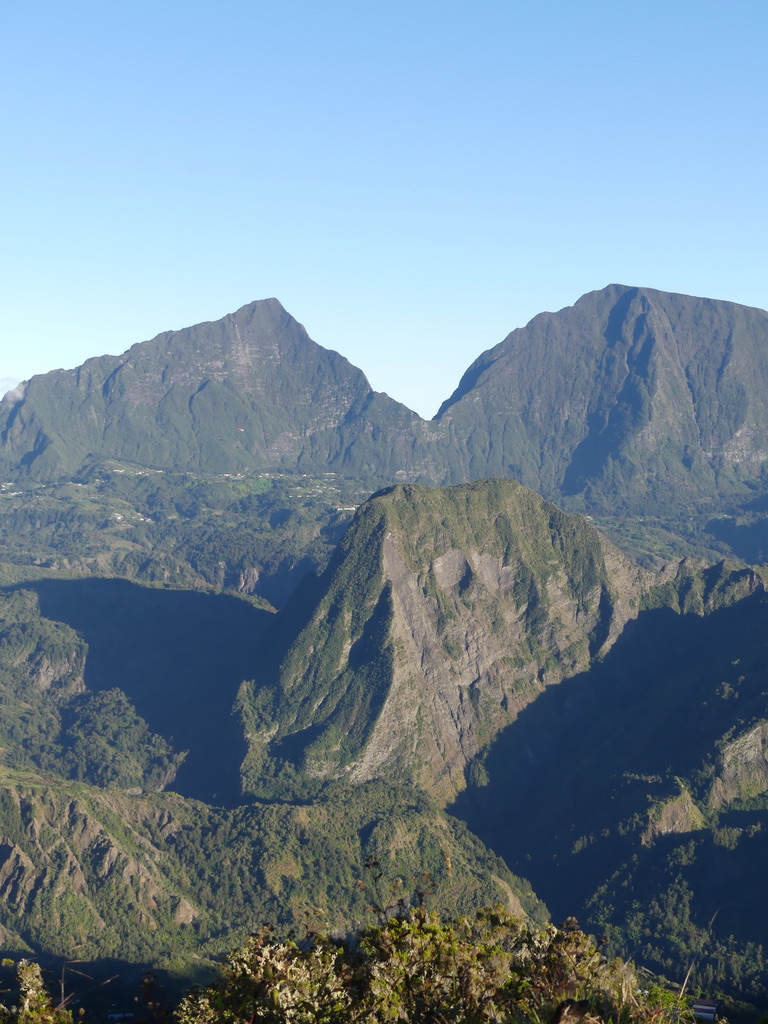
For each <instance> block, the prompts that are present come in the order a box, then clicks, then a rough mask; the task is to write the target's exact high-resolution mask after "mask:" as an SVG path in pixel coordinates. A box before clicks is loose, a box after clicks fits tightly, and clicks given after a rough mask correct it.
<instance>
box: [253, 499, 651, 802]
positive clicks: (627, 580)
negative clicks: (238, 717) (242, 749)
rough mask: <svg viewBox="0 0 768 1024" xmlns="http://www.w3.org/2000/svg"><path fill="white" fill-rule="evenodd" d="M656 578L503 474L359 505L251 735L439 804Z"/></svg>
mask: <svg viewBox="0 0 768 1024" xmlns="http://www.w3.org/2000/svg"><path fill="white" fill-rule="evenodd" d="M655 580H656V577H655V576H654V575H653V574H651V573H647V572H645V571H644V570H642V569H639V568H638V567H637V566H635V565H633V564H632V563H631V562H629V560H628V559H626V558H625V557H624V556H623V555H621V553H620V552H619V551H618V550H617V549H615V548H614V547H613V546H612V545H611V544H610V543H609V542H608V541H606V540H605V539H604V538H603V537H602V536H601V535H600V534H599V533H598V532H597V531H596V530H595V529H594V528H593V527H591V526H590V525H589V524H588V523H587V522H586V521H585V520H583V519H581V518H580V517H575V516H569V515H566V514H565V513H563V512H561V511H560V510H559V509H558V508H556V507H555V506H554V505H551V504H549V503H548V502H545V501H543V500H542V499H541V498H539V496H538V495H536V494H534V493H533V492H532V491H529V490H528V489H526V488H524V487H521V486H520V485H518V484H515V483H513V482H508V481H499V480H492V481H484V482H482V483H478V484H473V485H466V486H462V487H455V488H448V489H446V490H438V489H434V488H426V487H417V486H412V485H407V486H398V487H395V488H393V489H391V490H390V491H388V492H385V493H382V494H381V495H379V496H376V497H374V498H373V499H372V500H371V501H370V502H369V503H368V504H367V505H366V506H364V507H363V508H362V509H361V510H360V512H359V513H358V516H357V518H356V521H355V523H354V524H353V526H352V527H351V529H350V531H349V532H348V534H347V535H346V537H345V539H344V541H343V543H342V545H341V547H340V551H339V554H338V557H337V559H336V560H335V562H334V563H333V564H332V565H331V567H330V568H329V570H328V572H327V574H326V577H325V578H324V581H323V584H322V594H321V596H320V598H319V600H318V601H317V604H316V606H315V608H314V610H313V612H312V614H311V616H310V618H309V622H308V623H307V624H306V625H305V626H304V628H303V629H302V630H301V632H300V633H299V635H298V637H297V638H296V639H295V640H294V641H293V642H292V643H291V645H290V647H289V649H288V651H287V653H286V656H285V658H284V660H283V663H282V667H281V670H280V678H279V683H278V686H277V690H276V693H275V696H274V705H273V708H274V710H273V712H272V715H273V717H272V719H271V720H270V718H269V716H268V715H267V716H266V717H265V718H264V721H263V722H262V724H261V727H260V728H258V729H254V730H252V744H253V746H254V748H257V749H261V750H262V752H263V748H264V746H265V744H266V745H267V747H268V748H269V749H270V750H271V751H272V753H273V754H275V755H276V756H278V757H281V756H285V755H287V756H288V758H289V759H290V760H292V761H294V762H296V763H301V764H302V765H303V767H304V769H305V770H306V771H307V772H309V774H310V775H311V776H315V777H317V778H337V777H347V778H349V779H350V780H352V781H355V782H360V781H363V780H366V779H370V778H374V777H378V776H384V777H387V776H393V775H394V776H399V777H404V778H407V779H409V780H410V781H413V782H416V783H418V784H419V785H420V786H422V787H424V788H425V789H426V790H427V791H428V792H430V793H432V794H433V795H434V796H436V797H437V798H438V799H441V800H445V799H449V798H450V797H451V796H452V795H454V794H455V793H456V792H457V791H458V790H460V789H461V788H463V786H464V784H465V770H466V768H467V765H468V764H469V762H470V761H471V760H472V759H473V758H474V757H475V755H476V754H477V753H478V751H479V750H480V749H481V748H482V747H483V746H485V745H486V744H487V743H488V742H489V741H490V739H491V738H492V737H493V736H494V735H495V734H496V733H497V732H498V731H499V730H500V729H502V728H503V727H504V726H505V725H507V724H509V723H510V722H511V721H512V720H513V719H514V718H515V716H516V715H517V713H518V711H519V710H520V709H521V708H522V707H524V706H525V705H526V704H528V703H529V702H530V701H531V700H533V699H534V698H535V697H536V696H537V695H538V694H539V693H540V692H541V691H542V690H543V689H544V687H546V686H547V685H549V684H551V683H556V682H558V681H559V680H561V679H562V678H563V677H564V676H566V675H572V674H574V673H576V672H579V671H581V670H583V669H585V668H587V667H588V665H589V664H590V662H591V660H592V659H593V658H595V657H598V656H600V655H601V654H603V653H604V652H605V651H607V650H608V649H609V648H610V647H611V645H612V644H613V642H614V641H615V639H616V638H617V636H618V635H619V634H620V633H621V631H622V629H623V627H624V625H625V623H626V622H627V620H628V619H630V618H633V617H634V616H636V615H637V613H638V611H639V607H640V600H641V596H642V594H643V592H644V591H645V590H647V589H648V588H649V587H650V586H651V585H652V583H653V582H655ZM287 614H288V616H290V614H291V613H290V610H289V612H288V613H287ZM254 764H255V762H254ZM253 781H254V783H255V784H256V785H258V783H257V782H256V773H255V769H254V774H253Z"/></svg>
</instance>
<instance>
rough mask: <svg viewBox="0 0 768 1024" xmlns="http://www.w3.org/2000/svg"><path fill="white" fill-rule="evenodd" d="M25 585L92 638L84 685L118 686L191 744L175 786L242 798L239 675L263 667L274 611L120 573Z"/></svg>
mask: <svg viewBox="0 0 768 1024" xmlns="http://www.w3.org/2000/svg"><path fill="white" fill-rule="evenodd" d="M29 589H35V590H36V591H37V593H38V595H39V599H40V608H41V611H42V613H43V614H44V615H45V616H47V617H48V618H51V619H58V620H60V621H62V622H66V623H67V624H68V625H69V626H71V627H72V628H73V629H76V630H77V631H78V632H79V633H80V634H81V635H82V636H83V637H84V639H85V640H86V641H87V643H88V655H87V658H86V663H85V674H84V678H85V684H86V686H87V687H88V688H89V689H90V690H94V691H100V690H107V689H110V688H112V687H119V688H120V689H121V690H123V691H124V692H125V694H126V695H127V696H128V698H129V699H130V700H131V701H132V702H133V704H134V705H135V707H136V710H137V711H138V713H139V714H140V715H141V716H142V718H144V719H145V720H146V722H147V723H148V725H149V726H150V728H151V729H152V730H153V731H155V732H157V733H159V734H160V735H161V736H164V737H165V738H167V739H171V740H172V741H173V743H174V746H175V747H176V749H178V750H188V751H189V753H188V755H187V757H186V759H185V760H184V762H183V764H182V766H181V768H180V769H179V772H178V775H177V777H176V781H175V782H174V784H173V787H172V788H173V789H175V790H176V791H177V792H179V793H182V794H183V795H185V796H191V797H195V798H196V799H199V800H205V801H208V802H211V803H218V804H223V805H232V804H235V803H237V802H238V800H239V797H240V775H239V769H240V763H241V761H242V759H243V757H244V755H245V740H244V738H243V734H242V729H241V728H240V725H239V723H238V721H237V719H236V718H235V717H234V716H233V714H232V709H233V704H234V702H235V699H236V696H237V691H238V687H239V685H240V683H241V682H242V680H243V679H250V678H253V676H254V674H255V672H256V671H257V670H258V665H259V660H260V650H261V645H262V641H261V639H260V638H261V636H262V635H263V634H262V628H263V626H264V624H265V621H266V620H271V619H272V616H271V614H270V613H268V612H264V611H261V610H260V609H257V608H254V607H253V606H252V605H250V604H248V603H247V602H245V601H242V600H238V599H237V598H233V597H229V596H226V595H222V594H199V593H192V592H189V591H176V590H159V589H153V588H147V587H139V586H135V585H134V584H132V583H127V582H125V581H123V580H103V579H93V580H41V581H40V582H38V583H36V584H34V585H29Z"/></svg>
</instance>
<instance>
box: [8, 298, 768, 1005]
mask: <svg viewBox="0 0 768 1024" xmlns="http://www.w3.org/2000/svg"><path fill="white" fill-rule="evenodd" d="M767 361H768V314H766V313H765V312H763V311H760V310H755V309H748V308H746V307H741V306H737V305H734V304H731V303H725V302H716V301H713V300H708V299H698V298H692V297H688V296H680V295H671V294H667V293H663V292H658V291H653V290H650V289H640V288H627V287H623V286H610V287H609V288H606V289H604V290H602V291H599V292H592V293H590V294H589V295H586V296H584V297H583V298H582V299H580V300H579V301H578V302H577V303H576V304H575V305H574V306H572V307H569V308H567V309H565V310H562V311H560V312H559V313H543V314H541V315H540V316H538V317H536V318H534V320H532V321H531V323H530V324H529V325H528V326H527V327H525V328H523V329H520V330H517V331H514V332H512V334H510V335H509V336H508V338H507V339H505V340H504V341H503V342H501V344H499V345H497V346H496V347H495V348H492V349H490V350H489V351H487V352H485V353H484V354H483V355H481V356H480V357H479V358H478V359H477V360H476V361H475V363H473V365H472V366H471V367H470V368H469V369H468V370H467V372H466V373H465V374H464V376H463V378H462V380H461V382H460V383H459V386H458V388H457V390H456V391H455V392H454V394H453V395H452V396H451V397H450V398H449V399H448V400H447V401H446V402H445V403H444V404H443V406H442V407H441V409H440V411H439V412H438V415H437V416H436V417H435V419H434V420H432V421H425V420H422V419H421V418H420V417H418V416H417V415H416V414H415V413H413V412H411V411H410V410H408V409H406V408H405V407H404V406H402V405H400V404H398V403H397V402H395V401H393V400H392V399H390V398H389V397H388V396H386V395H381V394H376V393H375V392H373V391H372V390H371V389H370V387H369V385H368V382H367V381H366V379H365V377H364V375H363V374H362V372H361V371H360V370H357V369H356V368H355V367H353V366H351V364H350V363H348V362H347V360H345V359H344V358H343V357H342V356H340V355H338V354H337V353H335V352H330V351H328V350H325V349H323V348H321V347H320V346H318V345H316V344H315V343H314V342H313V341H311V339H310V338H309V336H308V335H307V333H306V331H305V330H304V328H303V327H301V325H299V324H297V323H296V321H294V320H293V319H292V318H291V317H290V316H289V314H288V313H286V312H285V310H283V308H282V307H281V306H280V304H279V303H278V302H277V301H276V300H274V299H269V300H265V301H262V302H256V303H252V304H250V305H248V306H244V307H243V308H242V309H240V310H238V311H237V312H236V313H234V314H232V315H231V316H228V317H225V318H224V319H223V320H220V321H218V322H216V323H208V324H201V325H198V326H196V327H192V328H188V329H186V330H183V331H178V332H171V333H167V334H163V335H160V336H158V337H157V338H155V339H154V340H153V341H149V342H144V343H141V344H138V345H135V346H133V347H132V348H131V349H129V350H128V352H126V353H125V354H124V355H122V356H119V357H111V356H110V357H107V356H104V357H100V358H96V359H91V360H88V361H87V362H86V363H85V364H83V366H81V367H79V368H77V369H73V370H56V371H53V372H51V373H49V374H44V375H41V376H38V377H34V378H33V379H32V380H31V381H29V382H28V383H26V384H25V385H22V386H20V387H19V388H17V389H16V390H15V391H14V392H12V393H10V394H9V395H7V396H6V397H5V398H4V399H3V400H2V402H0V473H1V475H2V481H3V482H2V484H0V544H2V549H1V551H0V692H1V693H2V704H0V748H2V756H1V757H0V773H1V774H2V789H1V790H0V800H1V801H2V802H1V803H0V893H2V895H3V897H4V899H3V901H2V903H1V904H0V929H2V931H1V932H0V937H2V939H3V942H4V944H5V945H6V946H7V947H8V948H9V949H15V950H17V951H19V952H28V951H29V950H32V951H34V952H35V953H36V954H38V955H40V954H48V955H51V956H58V957H63V958H66V957H67V956H68V955H69V951H70V950H71V949H73V948H74V947H75V946H77V947H78V948H79V950H80V952H81V954H82V955H83V956H85V957H92V958H109V957H118V956H121V955H122V956H123V957H124V958H125V959H127V960H130V961H131V962H133V963H139V962H143V963H152V964H154V965H156V966H157V965H162V966H165V967H166V968H168V969H172V970H175V971H176V972H178V973H181V974H184V975H185V976H191V974H194V971H195V970H196V968H195V964H196V963H197V964H199V963H200V958H201V957H202V958H203V959H206V958H208V959H210V957H212V956H214V955H215V954H217V953H219V952H220V951H221V950H222V949H223V948H226V945H227V944H228V943H230V942H231V941H234V938H235V937H237V936H238V935H244V934H246V933H247V932H248V930H250V929H252V928H253V927H254V922H255V921H256V919H261V917H263V916H265V915H266V916H270V917H271V918H272V919H273V920H274V921H275V922H276V923H277V924H279V925H281V926H288V925H289V924H291V923H294V924H295V923H296V922H297V921H298V920H300V919H301V918H302V916H306V915H307V914H310V915H321V916H322V915H325V919H326V920H327V921H328V922H329V923H330V924H331V925H332V926H333V927H337V928H343V927H346V926H348V925H349V923H350V922H351V921H353V920H355V919H357V918H359V917H360V916H361V915H363V914H364V913H365V898H364V896H361V895H360V891H359V890H358V888H357V886H356V879H357V877H358V874H359V872H358V871H356V866H357V867H358V868H359V867H360V866H361V865H362V864H363V863H364V862H365V860H366V858H367V857H369V858H370V857H376V858H377V860H378V861H379V862H380V863H381V864H383V865H384V867H385V869H386V871H387V872H388V873H390V874H391V875H392V876H395V875H400V876H406V877H407V876H414V877H418V876H419V875H420V873H424V872H428V873H429V874H430V876H431V878H432V883H431V884H433V885H434V888H435V899H436V900H438V901H439V902H440V903H441V905H442V906H443V907H444V908H445V909H446V910H448V911H451V912H455V911H456V910H457V909H469V908H471V907H472V906H477V905H479V903H481V902H494V901H499V900H501V901H502V902H504V903H506V905H507V906H508V907H510V908H511V909H512V910H514V911H515V912H516V913H520V914H527V915H530V916H532V917H534V918H537V919H539V920H541V919H543V917H544V916H545V915H546V913H547V910H546V907H548V908H549V911H550V912H552V913H553V914H555V915H556V916H557V917H564V916H566V915H568V914H578V915H579V916H580V918H582V919H583V920H584V922H585V923H586V924H587V925H588V926H589V927H591V928H595V929H600V930H601V931H603V932H605V934H606V935H607V936H608V938H609V941H610V943H611V944H612V948H614V949H616V950H620V951H622V952H623V953H625V954H626V955H634V956H636V957H637V958H638V959H640V960H641V961H643V962H645V963H646V964H647V965H648V966H650V967H652V968H653V969H655V970H657V971H661V972H663V973H665V974H667V975H668V976H669V977H672V978H682V976H683V975H684V974H685V972H686V970H687V969H688V966H689V965H690V963H691V960H692V959H695V960H696V962H697V964H698V967H697V971H698V974H697V975H696V977H697V978H698V979H699V981H700V982H701V983H702V984H704V983H706V984H707V985H708V986H710V987H714V988H719V989H721V990H722V991H726V992H730V993H731V995H738V996H740V997H742V998H749V999H755V1000H758V1001H759V1000H761V999H764V998H765V996H766V994H767V993H768V969H767V968H766V965H765V963H764V961H763V952H762V947H761V946H760V934H761V932H760V928H761V922H760V913H759V908H760V907H761V906H763V905H765V899H766V897H768V893H767V892H766V891H765V883H764V882H763V874H764V873H763V872H762V871H761V870H760V867H759V865H760V864H761V862H762V861H761V858H763V856H764V853H765V850H764V846H765V834H766V828H767V827H768V818H767V817H766V815H768V680H767V679H766V672H765V668H764V665H765V659H764V654H765V651H764V648H765V643H766V641H765V640H764V639H763V638H764V637H765V635H766V634H765V632H764V629H765V615H766V608H768V604H766V598H765V594H764V585H763V577H762V575H761V570H760V563H761V562H762V561H763V559H762V554H761V552H762V547H761V546H762V544H763V535H764V533H765V529H766V518H765V514H766V491H767V490H768V477H766V474H765V472H764V470H763V466H764V463H765V460H766V458H768V410H766V403H765V401H764V395H765V393H766V387H767V386H768V362H767ZM404 372H407V368H405V370H404ZM371 492H375V493H373V495H372V496H371ZM723 556H727V560H723ZM222 866H224V867H225V870H224V871H222ZM530 883H532V884H533V890H532V889H531V884H530ZM534 890H535V892H534ZM542 901H543V902H542ZM545 905H546V907H545ZM713 915H714V917H713ZM711 919H712V920H711ZM79 955H80V954H79Z"/></svg>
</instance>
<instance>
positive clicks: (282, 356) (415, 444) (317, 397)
mask: <svg viewBox="0 0 768 1024" xmlns="http://www.w3.org/2000/svg"><path fill="white" fill-rule="evenodd" d="M0 424H1V426H0V436H1V438H2V445H1V447H0V460H2V465H4V466H5V467H6V468H5V469H4V473H6V474H7V473H11V474H12V475H13V474H14V473H17V472H19V471H20V472H21V473H22V474H23V475H28V476H30V477H32V478H34V479H37V480H55V479H62V478H66V477H72V476H74V475H76V474H78V473H79V472H80V471H81V470H82V469H83V467H84V466H86V465H88V464H90V463H93V462H94V461H96V462H98V461H99V460H101V459H104V458H110V459H118V460H120V461H124V462H128V463H133V464H136V465H140V466H144V467H148V468H152V469H173V470H177V471H193V472H203V473H205V472H208V473H238V472H246V471H254V470H260V469H272V470H280V469H288V470H292V471H300V472H305V471H317V470H322V471H325V470H335V469H337V468H338V469H347V468H349V469H352V470H359V469H361V468H362V469H364V470H365V472H366V473H368V474H371V475H373V476H374V477H376V476H377V475H378V476H379V477H381V478H383V479H390V478H391V477H393V476H395V475H397V473H398V472H404V473H406V474H408V475H411V474H415V475H416V476H418V475H421V474H423V473H425V472H428V471H429V469H430V460H429V456H428V454H427V449H426V444H425V438H426V436H427V428H426V424H424V423H423V421H421V420H420V419H419V417H418V416H417V415H416V414H415V413H412V412H410V411H409V410H408V409H406V408H405V406H403V405H400V404H399V403H397V402H394V401H392V399H390V398H388V397H387V396H386V395H382V394H377V393H375V392H373V391H372V390H371V388H370V385H369V384H368V381H367V380H366V379H365V377H364V376H363V374H362V372H361V371H360V370H358V369H356V368H355V367H353V366H352V365H351V364H350V363H349V362H348V361H347V360H346V359H344V358H343V357H342V356H340V355H339V354H338V353H336V352H331V351H329V350H328V349H324V348H322V347H321V346H319V345H317V344H315V342H313V341H312V340H311V339H310V338H309V336H308V335H307V333H306V331H305V330H304V328H303V327H302V326H301V325H300V324H298V323H297V322H296V321H295V320H294V319H293V317H291V316H290V315H289V314H288V313H286V311H285V310H284V309H283V307H282V306H281V305H280V303H279V302H278V301H277V300H276V299H266V300H264V301H261V302H253V303H251V304H250V305H247V306H243V307H242V308H241V309H239V310H238V311H237V312H236V313H233V314H231V315H229V316H226V317H224V318H223V319H221V320H219V321H216V322H215V323H203V324H198V325H197V326H195V327H189V328H186V329H185V330H181V331H169V332H166V333H164V334H161V335H159V336H158V337H157V338H155V339H154V340H152V341H147V342H143V343H141V344H137V345H134V346H133V347H132V348H130V349H129V350H128V351H127V352H126V353H124V354H123V355H122V356H102V357H100V358H96V359H89V360H88V361H87V362H85V363H84V364H83V365H82V366H80V367H78V368H77V369H74V370H54V371H52V372H51V373H47V374H42V375H40V376H36V377H33V378H32V380H31V381H29V383H28V384H26V385H25V386H20V387H19V388H17V389H16V390H15V391H13V392H10V393H9V394H8V395H7V396H6V397H5V398H4V399H3V401H2V402H1V403H0ZM350 475H361V474H360V473H359V472H358V473H357V474H355V473H354V472H351V473H350Z"/></svg>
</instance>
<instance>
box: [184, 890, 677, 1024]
mask: <svg viewBox="0 0 768 1024" xmlns="http://www.w3.org/2000/svg"><path fill="white" fill-rule="evenodd" d="M666 995H667V993H665V992H664V991H663V990H662V989H661V988H659V987H657V988H656V989H655V990H653V991H652V992H651V993H650V994H644V993H643V992H642V991H641V989H640V985H639V983H638V978H637V976H636V974H635V972H634V970H633V969H632V968H631V967H630V966H629V965H628V964H624V963H621V962H619V961H609V960H607V959H606V958H605V957H604V956H603V955H602V954H601V952H600V950H599V949H598V948H597V947H596V946H595V944H594V943H593V942H592V941H591V940H590V939H588V938H587V936H585V935H584V934H583V933H582V932H580V931H579V929H578V928H577V927H576V925H575V923H574V922H567V923H566V925H565V926H564V927H563V928H562V929H557V928H548V929H546V930H538V929H531V928H530V927H527V926H525V925H524V924H522V923H521V922H520V921H518V920H515V919H514V918H511V917H510V916H509V915H507V914H505V913H503V912H500V911H498V910H485V911H481V912H478V914H477V915H476V916H474V917H471V918H470V917H464V918H460V919H458V920H455V921H448V922H446V921H443V920H441V919H440V918H439V917H437V916H436V915H435V914H434V913H432V912H430V911H429V910H427V909H426V908H425V906H424V905H423V904H419V905H417V906H413V907H409V906H408V905H407V903H406V902H405V901H400V903H399V906H398V911H397V913H396V914H395V915H394V916H391V917H389V916H387V915H384V916H383V917H382V920H381V922H380V924H379V925H378V926H377V927H375V928H370V929H368V930H366V931H364V932H363V933H362V934H361V935H359V936H356V937H355V938H354V939H352V940H348V941H347V942H345V943H341V942H339V941H331V940H329V939H328V938H324V937H322V936H317V935H314V936H309V937H307V939H306V940H305V941H303V942H301V943H296V942H278V941H276V940H275V939H274V938H273V937H272V936H271V934H270V933H269V932H268V931H261V932H260V933H258V934H257V935H254V936H252V937H251V938H250V939H249V940H248V942H247V943H246V944H245V946H243V947H242V948H240V949H238V950H235V951H234V952H232V953H231V954H229V956H228V957H227V958H226V960H225V962H224V965H223V968H222V977H221V979H220V980H219V981H218V982H217V983H215V984H213V985H210V986H208V987H207V988H204V989H199V990H195V991H193V992H191V993H190V994H189V995H188V996H187V997H186V998H185V999H184V1000H183V1001H182V1002H181V1004H180V1006H179V1008H178V1010H177V1013H176V1019H177V1020H178V1021H179V1022H180V1024H214V1022H219V1021H228V1022H232V1024H235V1022H238V1021H243V1022H246V1021H262V1022H264V1024H279V1022H307V1024H310V1022H316V1021H317V1022H325V1024H342V1022H349V1021H375V1022H380V1024H385V1022H393V1024H394V1022H403V1024H410V1022H412V1024H417V1022H427V1021H442V1022H456V1024H485V1022H488V1024H491V1022H494V1024H495V1022H501V1021H514V1022H518V1024H540V1022H542V1021H546V1020H550V1019H553V1016H554V1015H555V1014H557V1015H558V1016H557V1019H559V1017H560V1016H563V1017H567V1015H568V1012H569V1011H571V1008H573V1010H572V1012H573V1013H574V1017H575V1019H581V1018H583V1017H584V1016H585V1015H587V1014H589V1019H590V1020H592V1021H595V1022H597V1021H601V1020H604V1021H608V1020H610V1021H613V1022H621V1024H630V1022H641V1021H647V1020H649V1019H651V1020H654V1021H656V1022H658V1024H666V1022H667V1021H672V1020H680V1019H681V1014H680V1005H679V1004H680V1001H679V1000H678V1001H677V1004H676V1005H675V1006H674V1007H673V1008H670V1009H669V1010H667V1009H665V1008H664V1006H663V1001H664V999H665V997H666Z"/></svg>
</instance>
